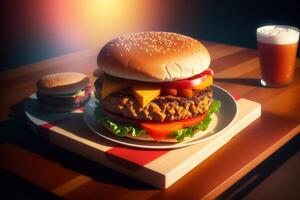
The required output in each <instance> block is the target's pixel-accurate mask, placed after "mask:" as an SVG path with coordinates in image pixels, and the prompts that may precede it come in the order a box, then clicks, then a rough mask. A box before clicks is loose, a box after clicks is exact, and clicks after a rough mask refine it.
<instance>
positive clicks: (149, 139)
mask: <svg viewBox="0 0 300 200" xmlns="http://www.w3.org/2000/svg"><path fill="white" fill-rule="evenodd" d="M104 127H105V129H106V130H108V131H109V132H110V133H112V134H113V135H115V133H114V132H113V131H112V130H111V129H110V128H109V127H107V126H106V125H104ZM205 134H206V132H202V131H197V132H196V133H195V135H194V137H185V138H184V140H183V141H182V142H180V143H186V142H190V141H192V140H196V139H198V138H200V137H202V136H204V135H205ZM115 136H116V137H118V136H117V135H115ZM125 137H127V138H130V139H133V140H139V141H146V142H157V141H156V140H154V139H153V138H152V137H151V136H150V135H142V136H132V135H131V134H127V135H125ZM159 142H165V143H179V142H178V141H177V140H176V138H175V137H173V136H167V137H165V138H164V139H162V140H161V141H159Z"/></svg>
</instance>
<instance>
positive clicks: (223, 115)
mask: <svg viewBox="0 0 300 200" xmlns="http://www.w3.org/2000/svg"><path fill="white" fill-rule="evenodd" d="M213 97H214V99H218V100H220V101H221V103H222V107H221V109H220V112H219V113H217V114H213V115H212V121H211V123H210V125H209V127H208V129H207V130H206V131H205V132H200V134H199V133H197V134H195V136H194V137H193V138H192V140H189V141H187V142H184V143H163V142H148V141H139V140H134V139H130V138H127V137H118V136H116V135H114V134H112V133H110V132H108V131H107V130H104V129H103V128H102V127H101V125H100V124H99V123H97V122H96V120H95V116H94V109H95V101H96V99H95V97H93V98H92V99H91V100H90V101H89V103H87V104H86V106H85V109H84V121H85V123H86V125H87V126H88V127H89V128H90V129H91V130H92V131H93V132H94V133H96V134H98V135H99V136H101V137H103V138H105V139H107V140H110V141H112V142H115V143H118V144H122V145H126V146H130V147H136V148H144V149H174V148H180V147H185V146H189V145H193V144H197V143H200V142H203V141H206V140H208V139H212V138H214V137H215V136H217V135H220V134H223V133H224V132H225V131H226V130H227V129H228V128H229V126H230V125H231V124H232V123H233V122H234V120H235V118H236V116H237V113H238V107H237V104H236V102H235V100H234V98H233V97H232V96H231V95H230V94H229V93H228V92H227V91H226V90H224V89H222V88H220V87H218V86H215V85H214V86H213Z"/></svg>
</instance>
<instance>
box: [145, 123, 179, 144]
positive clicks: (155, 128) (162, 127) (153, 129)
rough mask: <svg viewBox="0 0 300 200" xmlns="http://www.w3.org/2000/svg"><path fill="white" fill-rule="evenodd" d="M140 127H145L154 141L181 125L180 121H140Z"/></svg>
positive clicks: (159, 139)
mask: <svg viewBox="0 0 300 200" xmlns="http://www.w3.org/2000/svg"><path fill="white" fill-rule="evenodd" d="M140 126H141V128H143V129H145V130H146V131H147V133H148V134H149V135H150V136H151V137H152V138H153V139H155V140H156V141H158V142H159V141H161V140H162V139H164V138H165V137H166V136H167V135H169V134H170V133H172V132H173V131H176V130H179V129H181V128H183V127H182V124H181V123H177V122H166V123H155V122H142V123H140Z"/></svg>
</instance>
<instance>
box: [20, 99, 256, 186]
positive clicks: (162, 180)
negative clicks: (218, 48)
mask: <svg viewBox="0 0 300 200" xmlns="http://www.w3.org/2000/svg"><path fill="white" fill-rule="evenodd" d="M237 105H238V110H239V112H238V115H237V118H236V120H235V122H234V123H233V124H232V125H231V126H230V128H229V129H228V130H227V131H226V132H225V133H224V134H221V135H218V136H216V137H214V138H213V139H210V140H206V141H204V142H201V143H199V144H196V145H192V146H188V147H184V148H179V149H172V150H145V149H135V148H129V147H126V146H120V145H117V144H115V143H112V142H110V141H107V140H105V139H103V138H101V137H100V136H98V135H96V134H94V133H93V132H92V131H90V130H89V129H88V128H87V126H86V125H85V123H84V120H83V110H82V109H78V110H76V111H74V112H71V113H61V114H56V113H53V114H49V113H43V112H40V110H39V107H38V102H37V101H36V100H35V99H33V98H28V99H27V101H26V103H25V112H26V116H27V120H28V123H29V125H30V127H31V128H32V130H33V131H34V132H35V133H37V134H38V136H40V137H42V138H44V139H46V140H48V141H49V142H50V143H53V144H56V145H58V146H60V147H62V148H64V149H67V150H69V151H72V152H74V153H76V154H79V155H81V156H83V157H85V158H88V159H90V160H93V161H95V162H97V163H99V164H101V165H105V166H107V167H110V168H113V169H115V170H117V171H119V172H121V173H124V174H126V175H129V176H131V177H134V178H136V179H138V180H140V181H143V182H145V183H148V184H150V185H153V186H154V187H157V188H162V189H163V188H168V187H169V186H170V185H172V184H173V183H175V182H176V181H177V180H179V179H180V178H181V177H182V176H184V175H185V174H186V173H188V172H189V171H190V170H191V169H193V168H194V167H195V166H197V165H199V164H201V162H202V161H204V160H205V159H206V158H208V157H209V156H211V155H212V154H213V153H214V152H215V151H217V150H218V149H220V148H221V147H222V146H223V145H224V144H226V143H227V142H229V141H230V139H231V138H233V137H234V136H235V135H237V134H238V133H239V132H240V131H241V130H242V129H244V128H245V127H246V126H248V125H249V124H250V123H252V122H253V121H254V120H255V119H257V118H259V117H260V115H261V106H260V104H258V103H256V102H253V101H250V100H247V99H243V98H242V99H238V100H237ZM33 113H34V114H33Z"/></svg>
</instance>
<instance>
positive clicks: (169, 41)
mask: <svg viewBox="0 0 300 200" xmlns="http://www.w3.org/2000/svg"><path fill="white" fill-rule="evenodd" d="M97 59H98V66H99V69H100V70H101V71H102V72H100V71H99V69H98V70H96V71H95V73H94V75H95V76H97V80H96V81H95V88H96V98H98V100H99V101H98V104H97V106H96V109H95V117H96V119H97V120H98V121H99V123H102V124H103V125H104V127H105V128H106V129H108V130H109V131H110V132H111V133H113V134H115V135H117V136H120V137H123V136H126V137H130V138H133V139H137V140H145V141H159V142H182V141H186V140H190V139H192V138H193V136H194V135H196V134H197V133H198V132H201V131H204V130H206V129H207V127H208V125H209V123H210V121H211V119H212V118H211V115H212V114H213V113H214V112H217V111H218V110H219V108H220V106H221V103H220V101H213V98H212V95H213V94H212V84H213V75H214V74H213V71H212V70H211V69H210V68H209V64H210V56H209V53H208V51H207V49H206V48H205V46H204V45H203V44H202V43H201V42H199V41H197V40H195V39H193V38H190V37H187V36H184V35H180V34H176V33H169V32H140V33H133V34H130V35H125V36H121V37H118V38H116V39H113V40H111V41H110V42H108V43H107V44H106V45H105V46H104V47H103V48H102V49H101V51H100V53H99V54H98V58H97Z"/></svg>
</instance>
